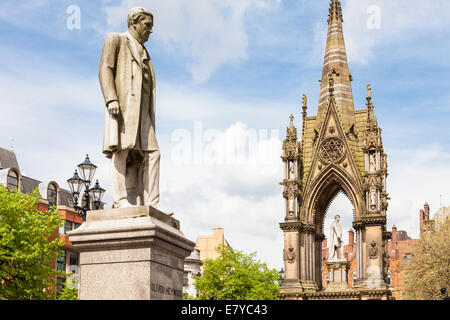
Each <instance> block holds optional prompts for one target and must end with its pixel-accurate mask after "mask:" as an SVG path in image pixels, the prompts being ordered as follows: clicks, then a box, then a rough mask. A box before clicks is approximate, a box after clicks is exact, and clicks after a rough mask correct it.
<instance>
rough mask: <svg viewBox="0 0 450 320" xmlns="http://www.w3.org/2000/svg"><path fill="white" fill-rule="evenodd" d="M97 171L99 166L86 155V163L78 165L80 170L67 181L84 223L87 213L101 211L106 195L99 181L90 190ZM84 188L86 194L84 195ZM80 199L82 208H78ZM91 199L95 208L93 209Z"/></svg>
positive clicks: (75, 206) (76, 208) (75, 205)
mask: <svg viewBox="0 0 450 320" xmlns="http://www.w3.org/2000/svg"><path fill="white" fill-rule="evenodd" d="M96 169H97V166H96V165H95V164H93V163H92V162H91V161H90V160H89V155H86V159H85V160H84V162H82V163H80V164H79V165H78V170H77V169H75V173H74V175H73V177H72V178H70V179H68V180H67V183H68V184H69V187H70V192H71V193H72V197H73V204H74V208H75V210H76V211H77V213H78V214H79V215H80V216H81V217H82V218H83V221H86V213H87V211H90V210H92V209H94V210H98V209H100V205H101V201H102V198H103V195H104V194H105V189H103V188H102V187H100V185H99V183H98V180H97V181H96V183H95V185H94V187H92V188H90V187H91V182H92V179H93V178H94V174H95V170H96ZM78 172H79V173H80V174H78ZM80 175H81V177H80ZM83 186H84V192H83V193H82V189H83ZM80 197H81V201H80V206H78V201H79V200H80ZM91 199H92V205H93V208H91Z"/></svg>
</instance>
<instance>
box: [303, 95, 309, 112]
mask: <svg viewBox="0 0 450 320" xmlns="http://www.w3.org/2000/svg"><path fill="white" fill-rule="evenodd" d="M302 109H303V112H304V113H306V109H308V98H307V97H306V94H303V96H302Z"/></svg>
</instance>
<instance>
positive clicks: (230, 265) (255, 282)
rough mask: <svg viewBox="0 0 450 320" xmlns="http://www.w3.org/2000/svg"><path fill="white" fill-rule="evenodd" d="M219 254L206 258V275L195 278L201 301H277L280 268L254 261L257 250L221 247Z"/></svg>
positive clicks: (204, 267) (204, 268)
mask: <svg viewBox="0 0 450 320" xmlns="http://www.w3.org/2000/svg"><path fill="white" fill-rule="evenodd" d="M217 251H218V252H219V253H220V256H219V257H218V258H216V259H214V260H212V259H207V260H205V261H203V275H201V276H197V277H194V279H195V283H194V286H195V287H196V288H197V290H198V291H199V297H198V299H199V300H209V299H214V300H276V299H277V294H278V292H279V286H278V278H279V274H278V272H277V270H275V269H272V270H270V269H269V268H268V267H267V265H266V264H265V263H261V262H260V261H255V256H256V252H254V253H251V254H249V255H246V254H244V253H242V252H241V251H236V250H233V249H232V248H231V247H228V246H220V247H219V248H218V249H217Z"/></svg>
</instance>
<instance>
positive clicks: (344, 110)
mask: <svg viewBox="0 0 450 320" xmlns="http://www.w3.org/2000/svg"><path fill="white" fill-rule="evenodd" d="M342 22H343V16H342V8H341V2H340V1H339V0H331V2H330V14H329V16H328V36H327V45H326V49H325V58H324V62H323V71H322V79H321V87H320V98H319V108H318V112H317V118H318V121H317V122H316V128H317V129H319V128H320V126H321V124H322V120H323V117H324V113H325V110H326V109H327V107H328V101H329V97H328V96H329V94H330V92H329V88H328V85H329V76H330V74H332V75H333V80H334V96H335V101H336V109H337V111H338V113H339V116H340V118H341V121H342V122H343V123H342V125H343V127H344V129H348V128H349V127H351V126H352V124H353V123H354V122H355V115H354V113H355V108H354V103H353V93H352V87H351V80H352V76H351V74H350V71H349V67H348V62H347V52H346V49H345V41H344V33H343V29H342Z"/></svg>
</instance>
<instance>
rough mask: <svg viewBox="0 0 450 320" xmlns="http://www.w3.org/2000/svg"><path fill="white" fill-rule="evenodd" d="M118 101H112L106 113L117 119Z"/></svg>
mask: <svg viewBox="0 0 450 320" xmlns="http://www.w3.org/2000/svg"><path fill="white" fill-rule="evenodd" d="M119 109H120V107H119V101H112V102H111V103H109V104H108V111H109V113H110V114H111V115H112V116H115V117H117V116H118V115H119Z"/></svg>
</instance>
